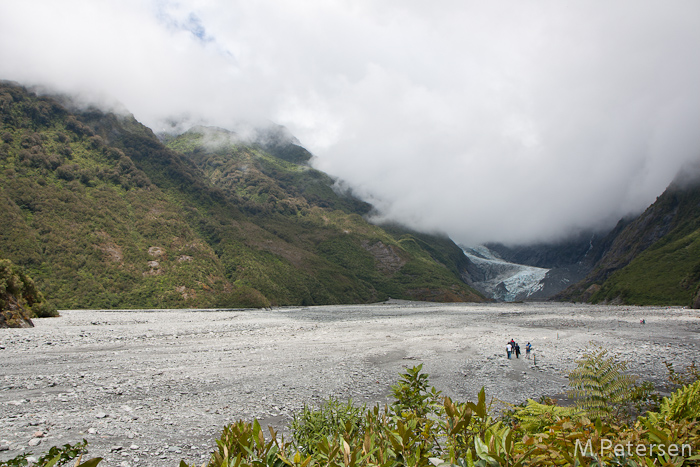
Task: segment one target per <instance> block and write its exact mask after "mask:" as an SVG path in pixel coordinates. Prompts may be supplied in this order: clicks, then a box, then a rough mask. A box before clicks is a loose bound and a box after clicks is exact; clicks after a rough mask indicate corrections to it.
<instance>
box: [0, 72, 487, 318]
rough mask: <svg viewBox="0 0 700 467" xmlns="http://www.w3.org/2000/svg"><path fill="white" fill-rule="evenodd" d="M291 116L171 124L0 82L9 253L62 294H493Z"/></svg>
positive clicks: (47, 289)
mask: <svg viewBox="0 0 700 467" xmlns="http://www.w3.org/2000/svg"><path fill="white" fill-rule="evenodd" d="M310 158H311V155H310V154H309V153H308V151H306V150H305V149H304V148H303V147H301V146H300V145H299V142H298V141H296V139H295V138H294V137H293V136H292V135H290V134H289V132H288V131H286V130H285V129H284V128H282V127H279V126H275V125H269V127H267V128H263V129H257V130H256V131H255V132H253V134H246V135H245V136H242V135H238V134H236V133H234V132H231V131H227V130H224V129H217V128H204V127H199V128H194V129H192V130H190V131H188V132H186V133H184V134H182V135H174V136H169V137H161V138H159V137H157V136H156V135H155V134H154V133H153V132H152V131H151V130H150V129H149V128H147V127H145V126H143V125H141V124H140V123H139V122H137V121H136V120H135V119H134V118H133V116H131V115H121V114H115V113H110V112H105V111H102V110H99V109H96V108H80V107H78V106H76V105H74V104H73V103H72V102H71V100H70V99H69V98H66V97H55V96H54V97H52V96H47V95H37V94H36V93H35V92H33V91H31V90H27V89H25V88H23V87H21V86H19V85H17V84H14V83H8V82H1V83H0V182H1V183H0V215H2V218H3V219H4V222H3V223H2V224H0V256H1V257H4V258H8V259H10V260H11V261H12V262H13V263H14V264H17V265H19V266H21V267H22V268H23V269H24V270H25V271H27V273H28V274H29V275H31V277H32V278H33V279H34V280H35V281H36V283H37V285H38V286H39V287H40V289H41V290H42V291H43V292H44V294H45V296H46V297H47V298H48V299H49V300H50V301H52V302H53V303H54V304H55V305H56V306H58V307H59V308H117V307H118V308H125V307H133V308H143V307H211V306H217V307H240V306H257V307H261V306H270V305H313V304H330V303H367V302H374V301H382V300H385V299H387V298H388V297H393V298H403V299H415V300H438V301H481V300H483V299H484V298H483V297H482V296H481V295H480V294H479V293H478V292H476V291H474V290H473V289H471V288H470V287H468V286H467V285H466V284H465V282H464V281H463V277H464V275H465V270H464V268H465V263H464V260H463V255H462V254H461V250H460V249H459V247H457V246H456V245H455V244H454V243H453V242H452V241H451V240H449V238H447V237H446V236H436V235H425V234H419V233H417V232H412V231H409V230H407V229H404V228H401V227H399V226H378V225H373V224H370V223H369V222H367V221H366V220H365V217H363V216H364V215H365V214H367V213H369V212H370V211H371V209H372V207H371V206H369V205H368V204H366V203H364V202H362V201H360V200H358V199H356V198H354V197H353V196H352V194H351V193H346V192H342V191H341V190H339V189H338V188H337V186H336V185H337V184H336V180H334V179H332V178H331V177H329V176H328V175H327V174H324V173H322V172H319V171H317V170H315V169H313V168H312V167H311V166H310V165H308V161H309V160H310Z"/></svg>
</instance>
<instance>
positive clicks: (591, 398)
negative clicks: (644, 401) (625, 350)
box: [569, 347, 634, 418]
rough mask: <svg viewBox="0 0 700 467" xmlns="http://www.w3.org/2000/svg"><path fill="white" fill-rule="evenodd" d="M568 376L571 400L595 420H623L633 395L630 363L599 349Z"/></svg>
mask: <svg viewBox="0 0 700 467" xmlns="http://www.w3.org/2000/svg"><path fill="white" fill-rule="evenodd" d="M576 364H577V366H576V368H575V369H574V370H573V371H572V372H571V373H569V386H570V388H571V389H570V390H569V397H571V398H573V399H574V400H575V401H576V406H577V407H579V408H580V409H582V410H585V411H586V412H588V413H589V414H590V415H591V416H592V417H594V418H609V417H613V418H615V417H620V416H621V415H622V414H623V413H625V412H627V411H628V410H629V409H628V406H627V403H628V402H630V400H631V398H632V395H633V394H634V378H633V377H632V376H630V375H627V374H625V373H624V372H625V371H626V370H627V363H626V362H624V361H619V360H617V359H616V358H615V357H614V356H612V355H610V356H608V351H607V350H606V349H603V348H600V347H597V348H594V349H592V350H589V351H587V352H586V353H584V355H583V357H582V358H581V359H580V360H577V362H576Z"/></svg>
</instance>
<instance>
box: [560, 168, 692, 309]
mask: <svg viewBox="0 0 700 467" xmlns="http://www.w3.org/2000/svg"><path fill="white" fill-rule="evenodd" d="M699 292H700V186H699V185H698V183H697V181H696V182H695V183H694V184H690V185H688V184H685V185H683V186H679V185H678V184H672V185H671V186H670V187H669V188H668V189H667V190H666V191H665V192H664V193H663V194H662V195H661V196H659V197H658V198H657V200H656V202H655V203H654V204H652V205H651V206H650V207H649V208H648V209H647V210H646V211H645V212H644V213H643V214H642V215H640V216H639V217H638V218H637V219H635V220H633V221H632V222H629V223H627V224H625V225H624V226H622V225H621V228H620V229H619V231H618V232H617V233H616V236H615V238H614V241H612V244H611V246H610V248H609V250H608V252H607V253H606V254H605V255H604V256H603V258H602V259H601V260H600V261H599V262H598V263H597V264H596V267H595V268H594V270H593V272H592V273H591V274H590V275H589V276H588V277H587V278H586V279H584V280H583V281H582V282H580V283H579V284H576V285H574V286H573V287H571V288H569V289H567V290H566V291H565V292H564V293H563V294H562V295H561V296H560V298H563V299H569V300H581V299H583V300H590V301H592V302H594V303H598V302H612V303H624V304H634V305H681V306H690V305H692V306H698V305H700V301H699V300H698V297H699V295H698V294H699Z"/></svg>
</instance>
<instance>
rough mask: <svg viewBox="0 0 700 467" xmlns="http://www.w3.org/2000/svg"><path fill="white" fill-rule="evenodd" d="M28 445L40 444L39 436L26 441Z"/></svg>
mask: <svg viewBox="0 0 700 467" xmlns="http://www.w3.org/2000/svg"><path fill="white" fill-rule="evenodd" d="M27 444H28V445H29V446H39V445H40V444H41V438H32V439H30V440H29V443H27Z"/></svg>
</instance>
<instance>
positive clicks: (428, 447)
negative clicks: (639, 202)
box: [180, 353, 700, 467]
mask: <svg viewBox="0 0 700 467" xmlns="http://www.w3.org/2000/svg"><path fill="white" fill-rule="evenodd" d="M596 355H598V356H600V354H599V353H597V354H596ZM596 361H598V360H596ZM400 378H401V379H400V381H399V383H397V385H395V386H396V387H397V389H398V390H395V391H394V393H395V395H397V396H399V397H400V398H401V402H399V399H397V400H396V401H395V402H394V404H392V408H389V407H385V408H384V410H381V409H380V408H379V407H378V406H375V407H374V408H372V409H370V410H367V409H366V408H364V407H362V408H357V407H354V406H353V405H352V403H351V402H350V401H348V402H347V403H341V402H338V401H337V400H335V399H329V400H328V401H327V402H325V403H324V404H323V405H322V406H321V408H320V409H319V410H310V409H308V408H307V407H305V408H304V409H303V410H302V412H301V413H300V414H298V415H295V418H294V420H295V422H293V423H294V426H293V430H294V433H295V434H294V437H295V441H294V442H285V441H284V439H283V438H280V437H278V436H277V433H276V432H275V431H274V430H273V429H270V438H267V439H266V438H265V435H264V433H263V430H262V429H261V427H260V424H259V423H258V422H257V421H254V422H253V423H247V422H244V421H239V422H236V423H234V424H232V425H229V426H227V427H226V428H225V429H224V432H223V433H222V436H221V439H220V440H218V441H217V445H218V450H217V452H215V453H214V454H212V458H211V460H210V461H209V463H208V464H205V465H207V466H208V467H224V466H226V467H228V466H239V467H244V466H245V467H253V466H255V467H285V466H290V467H321V466H324V467H325V466H328V467H341V466H344V467H370V466H383V467H430V466H431V465H437V466H438V467H453V466H454V467H485V466H494V467H497V466H513V467H515V466H551V465H567V466H569V465H576V466H590V467H593V466H596V467H600V466H603V465H619V466H623V465H624V466H651V465H669V466H670V465H673V466H680V465H697V461H698V460H700V456H699V455H698V449H700V423H698V422H696V421H692V420H690V419H688V418H686V415H688V413H687V411H685V410H681V411H679V412H674V413H676V414H677V416H675V419H673V420H672V419H670V418H669V417H668V416H665V415H663V414H662V413H656V412H650V413H649V414H648V416H647V417H640V418H639V420H638V421H637V422H636V423H634V424H633V425H631V426H630V425H627V424H625V423H620V420H619V419H616V418H615V415H614V414H611V415H610V416H609V417H607V418H606V419H604V420H601V419H598V420H596V421H595V422H592V421H591V419H590V418H589V417H587V415H586V414H585V413H584V412H581V411H580V410H578V409H571V408H563V407H557V406H553V405H544V404H538V403H536V402H534V401H529V402H528V404H527V405H526V406H524V407H520V408H517V409H515V411H514V413H511V414H510V415H509V417H510V419H509V418H508V417H504V418H500V419H497V420H494V419H493V418H492V417H491V416H490V415H489V406H488V405H487V404H486V395H485V393H484V390H483V389H482V390H481V392H480V393H479V397H478V401H477V402H476V403H475V402H466V403H460V402H453V401H452V400H451V399H450V398H449V397H445V398H444V399H443V400H442V404H441V406H440V408H439V409H438V408H437V407H434V406H433V405H431V403H429V402H428V401H431V400H432V397H431V391H428V390H427V388H428V375H423V374H421V373H420V367H414V368H411V369H409V370H407V372H406V373H403V374H401V377H400ZM696 384H697V385H698V387H700V383H696ZM411 388H413V389H415V388H420V389H419V390H418V391H417V393H414V391H413V389H411ZM406 389H410V390H406ZM436 392H437V391H436ZM691 393H692V394H696V393H697V388H688V387H686V388H685V389H683V390H681V391H679V392H677V393H676V394H674V395H673V396H672V397H671V398H669V402H668V405H667V406H668V407H669V410H668V411H667V413H669V414H670V413H671V412H672V410H671V407H672V406H678V407H680V406H683V407H685V408H689V407H697V406H698V405H700V404H699V403H698V402H697V401H696V400H695V399H696V397H695V396H693V397H690V396H688V397H686V396H687V395H689V394H691ZM613 394H614V392H613ZM681 400H683V401H684V402H682V403H680V402H679V403H678V404H677V403H676V402H674V401H681ZM426 402H428V403H426ZM409 406H412V407H413V409H407V410H403V409H402V410H397V409H396V408H397V407H406V408H408V407H409ZM415 408H417V409H418V410H415ZM420 412H422V413H424V414H426V417H419V416H417V413H420ZM690 416H693V414H690ZM509 420H513V421H514V423H513V424H511V423H510V422H509ZM521 422H522V423H521ZM612 446H614V449H613V448H612ZM652 446H653V447H652ZM673 446H676V447H682V450H679V451H678V453H675V452H674V451H673ZM637 447H641V448H642V449H641V451H642V452H641V453H640V452H639V450H638V448H637ZM676 454H678V455H676ZM180 467H187V464H186V463H185V462H184V461H183V462H181V463H180Z"/></svg>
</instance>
